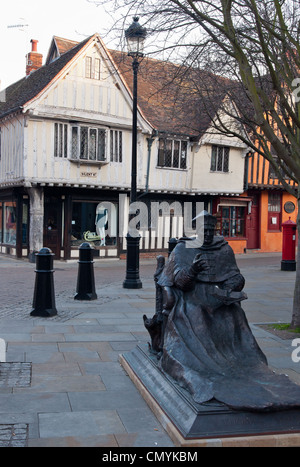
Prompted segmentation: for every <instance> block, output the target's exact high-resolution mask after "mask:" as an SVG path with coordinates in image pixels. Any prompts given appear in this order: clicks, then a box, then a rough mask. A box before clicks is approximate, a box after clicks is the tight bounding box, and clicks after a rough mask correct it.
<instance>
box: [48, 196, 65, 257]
mask: <svg viewBox="0 0 300 467" xmlns="http://www.w3.org/2000/svg"><path fill="white" fill-rule="evenodd" d="M61 212H62V204H61V200H58V199H57V198H51V199H50V198H47V199H45V215H44V247H47V248H50V250H51V251H52V253H54V255H55V256H54V259H60V257H61V238H62V231H61V228H62V227H61Z"/></svg>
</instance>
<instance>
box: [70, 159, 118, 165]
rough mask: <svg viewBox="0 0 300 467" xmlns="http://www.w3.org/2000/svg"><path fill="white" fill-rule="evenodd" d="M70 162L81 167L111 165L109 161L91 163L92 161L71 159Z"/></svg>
mask: <svg viewBox="0 0 300 467" xmlns="http://www.w3.org/2000/svg"><path fill="white" fill-rule="evenodd" d="M68 160H69V161H70V162H73V163H75V164H79V165H106V164H108V163H109V162H108V161H107V160H105V161H91V160H88V159H71V158H69V159H68Z"/></svg>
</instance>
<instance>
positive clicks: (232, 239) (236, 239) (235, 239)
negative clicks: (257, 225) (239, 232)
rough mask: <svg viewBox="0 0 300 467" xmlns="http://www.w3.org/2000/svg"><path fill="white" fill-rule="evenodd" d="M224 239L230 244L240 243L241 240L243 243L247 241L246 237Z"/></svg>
mask: <svg viewBox="0 0 300 467" xmlns="http://www.w3.org/2000/svg"><path fill="white" fill-rule="evenodd" d="M224 239H225V240H228V241H229V242H232V241H238V240H241V241H246V240H247V238H246V237H224Z"/></svg>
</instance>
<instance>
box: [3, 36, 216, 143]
mask: <svg viewBox="0 0 300 467" xmlns="http://www.w3.org/2000/svg"><path fill="white" fill-rule="evenodd" d="M95 36H97V35H96V34H95V35H94V36H91V37H89V38H87V39H85V40H84V41H82V42H80V43H76V42H74V41H69V40H67V39H63V38H59V37H56V36H54V37H53V39H52V43H51V45H50V49H49V53H48V57H47V61H46V64H45V65H44V66H43V67H41V68H40V69H38V70H36V71H35V72H33V73H32V74H30V75H29V76H28V77H27V78H23V79H22V80H20V81H18V82H17V83H15V84H13V85H11V86H9V87H8V88H7V89H6V102H4V103H0V118H1V117H3V116H4V115H6V114H9V113H12V112H15V111H17V110H18V109H21V108H22V107H23V106H24V105H25V104H26V103H28V102H29V101H30V100H32V99H34V98H35V97H36V96H38V95H39V94H40V93H41V92H42V91H43V90H44V89H45V88H46V87H47V86H48V85H49V84H50V83H51V81H52V80H53V79H54V78H55V77H56V76H57V75H58V74H59V73H60V72H61V71H62V70H63V68H64V67H65V66H66V65H67V64H68V63H69V62H70V61H71V60H72V59H73V58H74V57H75V56H76V54H78V53H79V52H80V51H81V50H82V48H83V47H84V46H85V45H86V44H87V43H88V42H89V41H90V40H91V39H92V38H93V37H95ZM108 53H109V55H110V56H111V57H112V60H113V62H114V65H115V67H116V68H117V70H118V71H119V73H120V76H121V79H122V80H123V82H124V84H125V86H126V87H127V89H129V91H130V92H131V93H132V88H133V72H132V58H131V57H128V55H127V54H126V53H124V52H120V51H115V50H109V51H108ZM51 60H52V61H51ZM220 80H221V78H219V77H217V76H215V75H213V74H211V73H209V72H205V71H199V70H196V69H193V68H188V67H182V66H179V65H176V64H173V63H170V62H166V61H161V60H155V59H152V58H144V59H143V60H142V62H141V63H140V67H139V73H138V105H139V108H140V110H141V113H142V115H143V116H144V118H146V120H147V121H148V122H149V123H150V124H151V126H152V127H153V128H154V129H155V130H157V131H159V132H165V133H172V134H178V135H186V136H188V137H194V138H199V137H201V136H202V135H203V134H204V133H205V131H206V130H207V129H208V127H209V126H210V124H211V121H212V119H213V118H214V113H213V112H212V109H216V106H218V105H221V103H222V101H223V99H224V97H225V91H224V86H218V82H220ZM200 94H201V95H200ZM212 104H213V105H212Z"/></svg>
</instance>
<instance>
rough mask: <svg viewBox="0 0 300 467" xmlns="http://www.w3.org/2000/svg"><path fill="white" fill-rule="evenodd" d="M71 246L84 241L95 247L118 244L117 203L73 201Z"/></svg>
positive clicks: (77, 245)
mask: <svg viewBox="0 0 300 467" xmlns="http://www.w3.org/2000/svg"><path fill="white" fill-rule="evenodd" d="M71 232H72V234H71V246H73V247H79V246H80V245H81V244H82V242H83V241H87V242H89V243H91V244H92V245H93V246H94V247H96V248H97V247H105V246H114V245H116V244H117V205H116V204H115V203H111V202H107V201H102V202H101V201H100V202H79V201H78V202H73V207H72V229H71Z"/></svg>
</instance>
